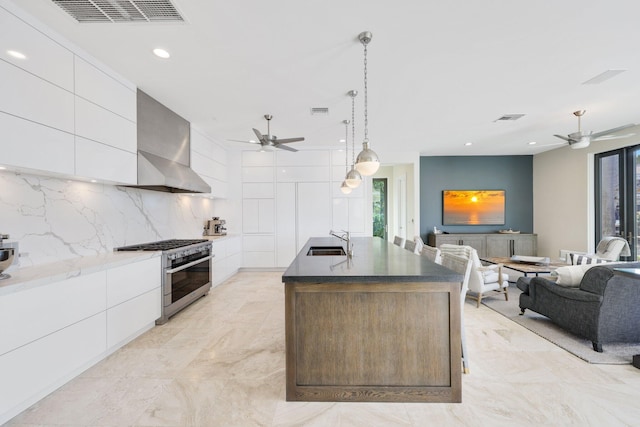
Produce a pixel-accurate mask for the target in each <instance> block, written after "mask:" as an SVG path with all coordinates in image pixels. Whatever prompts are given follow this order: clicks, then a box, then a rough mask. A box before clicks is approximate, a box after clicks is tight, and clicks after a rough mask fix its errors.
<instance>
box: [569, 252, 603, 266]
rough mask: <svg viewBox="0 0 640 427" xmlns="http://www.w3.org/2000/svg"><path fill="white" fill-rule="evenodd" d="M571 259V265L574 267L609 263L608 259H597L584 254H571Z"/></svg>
mask: <svg viewBox="0 0 640 427" xmlns="http://www.w3.org/2000/svg"><path fill="white" fill-rule="evenodd" d="M569 256H570V257H571V264H573V265H584V264H603V263H605V262H609V261H608V260H606V259H601V258H597V257H594V256H589V255H584V254H574V253H571V254H569Z"/></svg>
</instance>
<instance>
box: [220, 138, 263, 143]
mask: <svg viewBox="0 0 640 427" xmlns="http://www.w3.org/2000/svg"><path fill="white" fill-rule="evenodd" d="M227 141H233V142H245V143H247V144H260V143H259V142H258V141H243V140H240V139H227Z"/></svg>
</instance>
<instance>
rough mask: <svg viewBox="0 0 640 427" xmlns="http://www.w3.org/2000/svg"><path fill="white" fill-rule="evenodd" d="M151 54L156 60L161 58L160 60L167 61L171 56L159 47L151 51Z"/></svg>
mask: <svg viewBox="0 0 640 427" xmlns="http://www.w3.org/2000/svg"><path fill="white" fill-rule="evenodd" d="M153 54H154V55H155V56H157V57H158V58H162V59H167V58H170V57H171V54H170V53H169V52H167V51H166V50H164V49H161V48H159V47H157V48H155V49H153Z"/></svg>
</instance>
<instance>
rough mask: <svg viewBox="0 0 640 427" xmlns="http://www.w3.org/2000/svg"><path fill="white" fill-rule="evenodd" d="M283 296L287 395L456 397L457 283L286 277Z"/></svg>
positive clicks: (457, 399) (376, 399) (372, 398)
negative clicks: (311, 280) (355, 280)
mask: <svg viewBox="0 0 640 427" xmlns="http://www.w3.org/2000/svg"><path fill="white" fill-rule="evenodd" d="M408 255H411V256H414V255H413V254H408ZM285 298H286V302H285V321H286V358H287V372H286V375H287V379H286V383H287V396H286V398H287V400H290V401H333V402H338V401H340V402H461V399H462V388H461V362H460V360H461V359H460V358H461V349H460V303H459V298H460V283H459V282H455V281H453V282H374V283H368V282H360V283H358V282H352V281H345V282H335V281H331V282H329V283H323V282H316V283H309V282H296V281H286V280H285Z"/></svg>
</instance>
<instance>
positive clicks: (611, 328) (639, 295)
mask: <svg viewBox="0 0 640 427" xmlns="http://www.w3.org/2000/svg"><path fill="white" fill-rule="evenodd" d="M615 267H625V268H640V262H633V263H611V264H600V265H597V266H595V267H592V268H590V269H589V270H587V271H586V273H584V276H583V277H582V280H581V281H580V285H579V287H564V286H560V285H558V284H556V283H555V282H553V281H551V280H547V279H545V278H543V277H528V278H525V277H521V278H519V279H518V282H517V286H518V288H519V289H520V290H521V291H522V294H521V295H520V310H521V314H524V312H525V310H526V309H529V310H532V311H535V312H536V313H540V314H542V315H544V316H547V317H548V318H549V319H551V320H552V321H553V322H554V323H556V324H557V325H559V326H561V327H562V328H564V329H566V330H567V331H569V332H572V333H574V334H576V335H579V336H581V337H584V338H587V339H588V340H590V341H591V342H592V343H593V349H594V350H595V351H598V352H602V345H603V344H606V343H610V342H634V343H635V342H640V279H638V278H636V277H632V276H629V275H623V274H620V273H619V272H615V271H614V270H613V269H614V268H615Z"/></svg>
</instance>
